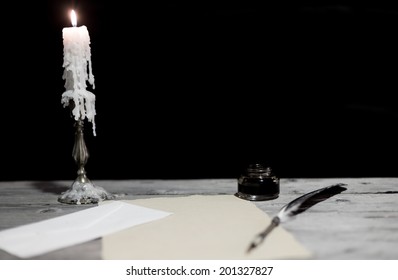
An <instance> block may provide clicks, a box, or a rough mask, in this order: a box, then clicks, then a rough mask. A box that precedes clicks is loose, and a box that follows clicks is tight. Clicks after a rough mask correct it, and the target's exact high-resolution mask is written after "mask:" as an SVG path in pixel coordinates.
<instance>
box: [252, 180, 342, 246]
mask: <svg viewBox="0 0 398 280" xmlns="http://www.w3.org/2000/svg"><path fill="white" fill-rule="evenodd" d="M345 185H346V184H342V183H340V184H335V185H331V186H328V187H324V188H321V189H317V190H315V191H312V192H309V193H307V194H304V195H302V196H300V197H298V198H296V199H294V200H292V201H291V202H289V203H288V204H286V205H285V206H283V207H282V208H281V210H279V212H278V214H277V215H276V216H274V217H273V218H272V220H271V224H270V225H269V226H268V227H267V228H266V229H265V230H264V231H262V232H260V233H259V234H257V235H256V237H255V238H254V240H253V241H252V242H251V243H250V245H249V248H248V249H247V253H249V252H250V251H251V250H253V249H254V248H256V247H257V246H259V245H260V244H261V243H262V242H263V241H264V239H265V237H267V235H268V234H269V233H270V232H271V231H272V230H273V229H274V228H275V227H277V226H278V225H279V224H281V223H284V222H286V221H289V220H290V219H292V217H294V216H296V215H297V214H300V213H302V212H304V211H305V210H307V209H308V208H310V207H312V206H314V205H315V204H317V203H319V202H321V201H324V200H326V199H328V198H330V197H332V196H334V195H336V194H339V193H341V192H343V191H345V190H347V188H345V187H343V186H345Z"/></svg>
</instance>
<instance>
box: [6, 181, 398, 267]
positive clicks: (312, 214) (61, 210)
mask: <svg viewBox="0 0 398 280" xmlns="http://www.w3.org/2000/svg"><path fill="white" fill-rule="evenodd" d="M93 183H95V184H96V185H98V186H101V187H103V188H105V189H106V190H107V191H109V192H111V193H113V194H116V195H117V197H118V199H137V198H148V197H159V196H181V195H193V194H206V195H216V194H231V195H232V194H234V193H235V192H236V191H237V181H236V180H235V179H201V180H112V181H110V180H99V181H94V180H93ZM335 183H345V184H346V187H347V190H346V191H344V192H343V193H341V194H338V195H336V196H334V197H332V198H330V199H328V200H326V201H323V202H321V203H319V204H317V205H315V206H313V207H312V208H310V209H308V210H307V211H306V212H304V213H302V214H299V215H298V216H297V217H296V218H295V219H294V220H292V221H289V222H287V223H285V224H283V225H282V226H283V227H284V228H285V229H286V230H287V231H289V232H291V233H292V234H293V235H294V236H295V237H296V238H297V239H298V241H299V242H301V243H302V244H303V245H304V246H306V247H307V248H308V249H309V250H311V251H312V252H313V253H314V258H315V259H322V260H336V259H341V260H348V259H359V260H367V259H368V260H387V259H389V260H392V259H393V260H396V259H398V178H322V179H302V178H301V179H283V178H282V179H281V181H280V187H281V191H280V196H279V198H278V199H275V200H271V201H262V202H253V203H254V204H255V205H257V206H258V207H259V208H260V209H262V210H263V211H265V212H266V213H267V214H268V215H270V216H273V215H274V214H276V213H277V212H278V211H279V209H280V208H281V207H282V206H283V205H285V204H286V203H288V202H290V201H291V200H293V199H294V198H296V197H298V196H300V195H302V194H304V193H307V192H310V191H312V190H315V189H318V188H321V187H325V186H328V185H332V184H335ZM70 184H71V181H46V182H38V181H32V182H31V181H16V182H0V230H3V229H7V228H12V227H15V226H19V225H24V224H27V223H32V222H38V221H41V220H44V219H48V218H53V217H57V216H61V215H65V214H69V213H72V212H75V211H79V210H83V209H87V208H89V207H95V206H96V204H89V205H69V204H62V203H59V202H58V201H57V198H58V196H59V195H60V193H61V192H63V191H65V190H66V189H68V188H69V186H70ZM253 234H254V233H253ZM100 258H101V240H100V239H96V240H93V241H90V242H86V243H83V244H81V245H77V246H72V247H68V248H66V249H61V250H57V251H53V252H50V253H47V254H44V255H41V256H39V257H35V258H34V259H47V260H48V259H62V260H67V259H76V260H83V259H100ZM0 259H8V260H13V259H18V258H17V257H15V256H13V255H10V254H8V253H7V252H4V251H1V250H0Z"/></svg>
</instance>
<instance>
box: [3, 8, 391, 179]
mask: <svg viewBox="0 0 398 280" xmlns="http://www.w3.org/2000/svg"><path fill="white" fill-rule="evenodd" d="M135 2H137V1H120V0H113V1H98V0H95V1H94V0H85V1H83V0H80V1H67V0H57V1H55V0H54V1H27V2H17V1H13V2H9V3H7V4H5V6H4V5H3V15H7V17H5V18H4V19H3V27H2V35H1V36H2V39H1V41H2V43H1V45H2V58H3V59H2V60H3V61H2V63H1V67H2V74H1V77H2V78H1V79H2V85H3V86H2V90H1V95H2V98H1V100H0V104H1V110H0V120H1V123H2V129H1V140H0V145H1V146H0V147H1V157H0V160H1V170H0V180H57V179H66V180H69V179H71V180H73V179H74V178H75V176H76V171H77V168H76V165H75V163H74V161H73V159H72V156H71V154H72V147H73V142H74V128H73V119H72V118H71V117H70V112H69V111H68V109H67V108H63V106H62V104H61V94H62V93H63V91H64V80H62V73H63V68H62V63H63V43H62V28H64V27H70V26H71V23H70V18H69V12H70V10H71V9H72V8H74V9H75V10H76V12H77V14H78V25H79V26H80V25H86V26H87V28H88V31H89V33H90V38H91V53H92V57H91V59H92V63H93V74H94V76H95V89H92V88H91V87H90V86H89V85H88V89H89V90H91V91H92V92H93V93H94V94H95V95H96V111H97V116H96V125H97V129H96V132H97V136H93V133H92V129H91V124H90V123H87V122H86V124H85V140H86V144H87V147H88V149H89V152H90V158H89V160H88V163H87V165H86V171H87V175H88V177H89V178H90V179H92V180H93V179H134V178H164V179H168V178H235V177H237V176H238V175H239V174H240V172H241V169H242V168H243V167H244V166H245V165H246V164H247V163H249V162H254V161H264V162H266V163H267V164H270V165H272V167H273V168H274V169H275V171H276V172H277V173H278V175H279V176H280V177H286V178H287V177H291V178H298V177H373V176H380V177H394V176H398V168H397V167H398V166H397V165H398V164H397V160H396V159H397V158H398V148H397V143H398V141H397V140H398V136H397V133H396V131H397V127H398V107H397V101H396V95H397V93H398V79H397V77H398V56H397V52H398V43H397V37H398V13H397V8H396V7H395V6H393V5H391V4H389V5H388V4H385V3H383V2H380V1H372V2H361V3H360V4H357V5H352V4H350V2H348V1H291V2H289V1H277V2H280V3H278V4H276V3H273V4H270V3H267V2H269V1H235V2H234V1H225V2H223V3H221V2H214V1H209V3H207V2H203V1H159V3H157V2H153V1H142V2H144V4H142V3H141V4H137V3H135ZM259 2H264V3H259Z"/></svg>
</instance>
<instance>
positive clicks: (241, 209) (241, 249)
mask: <svg viewBox="0 0 398 280" xmlns="http://www.w3.org/2000/svg"><path fill="white" fill-rule="evenodd" d="M125 202H129V203H132V204H135V205H139V206H144V207H148V208H153V209H158V210H162V211H167V212H172V213H173V215H170V216H168V217H165V218H163V219H161V220H158V221H154V222H151V223H147V224H142V225H138V226H135V227H134V228H130V229H125V230H123V231H119V232H117V233H113V234H110V235H106V236H104V237H103V238H102V258H103V259H106V260H110V259H116V260H126V259H140V260H149V259H156V260H205V259H214V260H216V259H218V260H227V259H238V260H244V259H308V258H311V252H309V251H308V250H307V249H306V248H305V247H304V246H302V245H301V244H300V243H299V242H297V240H296V239H295V238H294V237H293V236H292V235H291V234H290V233H288V232H287V231H286V230H284V229H283V227H282V226H279V227H277V228H275V229H274V231H273V232H272V233H271V234H270V235H269V236H268V237H267V239H266V240H265V241H264V243H262V245H261V246H259V247H258V248H257V249H255V250H254V251H252V252H251V253H250V254H247V253H246V250H247V248H248V246H249V243H250V242H251V241H252V239H253V238H254V236H255V235H256V234H257V233H259V232H260V231H262V230H263V229H264V228H265V227H266V226H268V225H269V223H270V218H269V216H268V215H267V214H265V213H264V212H263V211H262V210H260V209H259V208H258V207H257V206H255V205H254V204H253V203H252V202H250V201H246V200H242V199H240V198H237V197H235V196H234V195H192V196H184V197H159V198H149V199H137V200H129V201H125Z"/></svg>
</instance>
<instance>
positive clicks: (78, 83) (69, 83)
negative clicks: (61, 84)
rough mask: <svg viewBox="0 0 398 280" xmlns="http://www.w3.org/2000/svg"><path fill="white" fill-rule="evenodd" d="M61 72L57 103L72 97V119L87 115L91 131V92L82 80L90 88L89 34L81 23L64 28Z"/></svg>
mask: <svg viewBox="0 0 398 280" xmlns="http://www.w3.org/2000/svg"><path fill="white" fill-rule="evenodd" d="M63 40H64V63H63V67H64V74H63V76H62V78H63V79H64V80H65V89H66V91H65V92H64V93H63V94H62V99H61V103H62V104H63V105H64V107H67V106H69V103H70V100H73V103H74V107H73V109H72V114H73V116H74V118H75V120H76V121H77V120H79V119H81V120H84V119H85V118H87V119H88V121H89V122H91V123H92V125H93V134H94V135H96V133H95V121H94V117H95V115H96V112H95V95H94V94H93V93H92V92H90V91H88V90H87V89H86V88H87V84H86V81H88V82H89V83H90V84H91V85H92V88H93V89H94V88H95V85H94V75H93V73H92V66H91V50H90V36H89V34H88V30H87V28H86V27H85V26H80V27H72V28H64V29H63Z"/></svg>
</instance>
